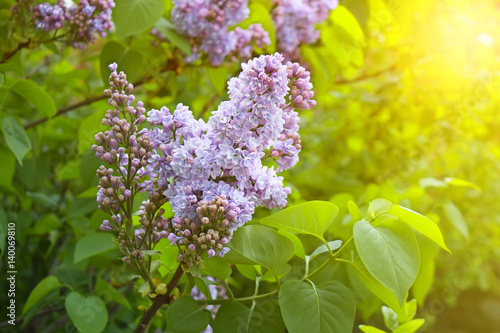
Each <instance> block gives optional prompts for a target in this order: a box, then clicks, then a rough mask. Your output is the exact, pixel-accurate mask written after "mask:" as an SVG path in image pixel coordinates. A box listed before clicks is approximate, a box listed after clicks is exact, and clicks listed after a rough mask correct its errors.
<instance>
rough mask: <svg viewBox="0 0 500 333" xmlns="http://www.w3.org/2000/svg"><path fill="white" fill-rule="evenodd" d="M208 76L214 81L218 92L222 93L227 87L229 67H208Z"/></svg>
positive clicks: (213, 83)
mask: <svg viewBox="0 0 500 333" xmlns="http://www.w3.org/2000/svg"><path fill="white" fill-rule="evenodd" d="M207 76H208V78H209V79H210V82H212V85H213V86H214V88H215V91H217V93H219V94H222V93H223V92H224V90H225V89H226V82H227V68H226V67H219V68H214V67H207Z"/></svg>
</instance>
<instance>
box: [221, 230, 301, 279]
mask: <svg viewBox="0 0 500 333" xmlns="http://www.w3.org/2000/svg"><path fill="white" fill-rule="evenodd" d="M228 246H229V247H230V248H231V251H229V253H228V254H226V256H227V257H229V258H230V256H231V254H236V255H239V256H241V257H243V258H245V259H246V260H240V259H239V258H238V259H237V260H236V261H234V262H232V263H235V264H254V263H256V264H259V265H262V266H265V267H267V268H269V269H272V270H275V269H276V267H277V266H278V265H280V264H281V263H284V262H287V261H288V260H290V259H291V258H292V257H293V254H294V245H293V242H292V241H291V240H290V239H288V238H287V237H285V236H283V235H280V234H279V233H278V232H276V231H275V230H273V229H270V228H266V227H263V226H260V225H247V226H244V227H241V228H238V229H237V230H236V231H235V232H234V234H233V238H232V239H231V242H229V245H228ZM224 258H225V257H224Z"/></svg>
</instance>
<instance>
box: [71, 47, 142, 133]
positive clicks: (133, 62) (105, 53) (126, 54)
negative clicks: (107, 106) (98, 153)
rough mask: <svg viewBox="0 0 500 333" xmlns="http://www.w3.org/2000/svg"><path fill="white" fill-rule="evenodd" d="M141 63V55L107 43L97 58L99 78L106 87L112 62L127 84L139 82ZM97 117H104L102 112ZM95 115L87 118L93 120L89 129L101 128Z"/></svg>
mask: <svg viewBox="0 0 500 333" xmlns="http://www.w3.org/2000/svg"><path fill="white" fill-rule="evenodd" d="M143 61H144V60H143V57H142V54H140V53H139V52H137V51H134V50H130V49H128V48H125V47H124V46H123V45H121V44H120V43H118V42H115V41H111V42H109V43H107V44H106V45H104V47H103V48H102V51H101V55H100V57H99V67H100V69H101V77H102V80H103V82H104V84H106V85H107V84H108V77H109V74H110V73H111V71H110V70H109V68H108V65H110V64H112V63H113V62H116V64H117V65H118V69H117V71H118V72H120V71H123V72H124V73H126V74H127V79H128V81H129V82H132V83H133V82H136V81H139V80H140V78H141V77H142V76H143V75H144V73H143V66H142V64H143ZM97 115H98V116H99V117H100V118H102V117H104V113H102V112H97ZM97 115H95V114H94V115H92V116H89V117H88V118H87V119H93V120H94V123H93V124H90V125H92V127H91V128H94V127H96V126H98V127H100V126H101V125H100V124H101V122H100V120H99V121H95V117H97ZM91 117H93V118H91ZM87 119H86V120H87ZM82 125H83V124H82ZM80 129H81V126H80ZM94 134H96V133H94ZM91 141H92V142H93V141H94V140H93V136H92V138H91Z"/></svg>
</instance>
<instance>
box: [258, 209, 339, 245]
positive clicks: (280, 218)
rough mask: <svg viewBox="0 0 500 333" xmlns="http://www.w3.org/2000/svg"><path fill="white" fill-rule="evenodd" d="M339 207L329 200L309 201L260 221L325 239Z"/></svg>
mask: <svg viewBox="0 0 500 333" xmlns="http://www.w3.org/2000/svg"><path fill="white" fill-rule="evenodd" d="M338 211H339V209H338V208H337V206H335V205H334V204H332V203H330V202H327V201H308V202H305V203H302V204H299V205H296V206H292V207H290V208H287V209H283V210H282V211H279V212H278V213H276V214H273V215H271V216H269V217H266V218H263V219H261V220H260V223H262V224H264V225H268V226H271V227H275V228H278V229H284V230H287V231H291V232H296V233H299V234H309V235H314V236H316V237H318V238H319V239H322V240H323V234H324V233H325V231H326V229H328V227H329V226H330V224H331V223H332V222H333V220H334V219H335V216H337V213H338Z"/></svg>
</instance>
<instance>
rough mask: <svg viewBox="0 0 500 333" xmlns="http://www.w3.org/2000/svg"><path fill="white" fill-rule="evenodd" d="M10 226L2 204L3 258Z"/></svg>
mask: <svg viewBox="0 0 500 333" xmlns="http://www.w3.org/2000/svg"><path fill="white" fill-rule="evenodd" d="M8 228H9V227H8V221H7V215H6V214H5V210H4V209H3V207H2V206H0V259H1V258H3V254H4V252H5V246H6V244H7V243H6V240H7V231H8Z"/></svg>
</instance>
